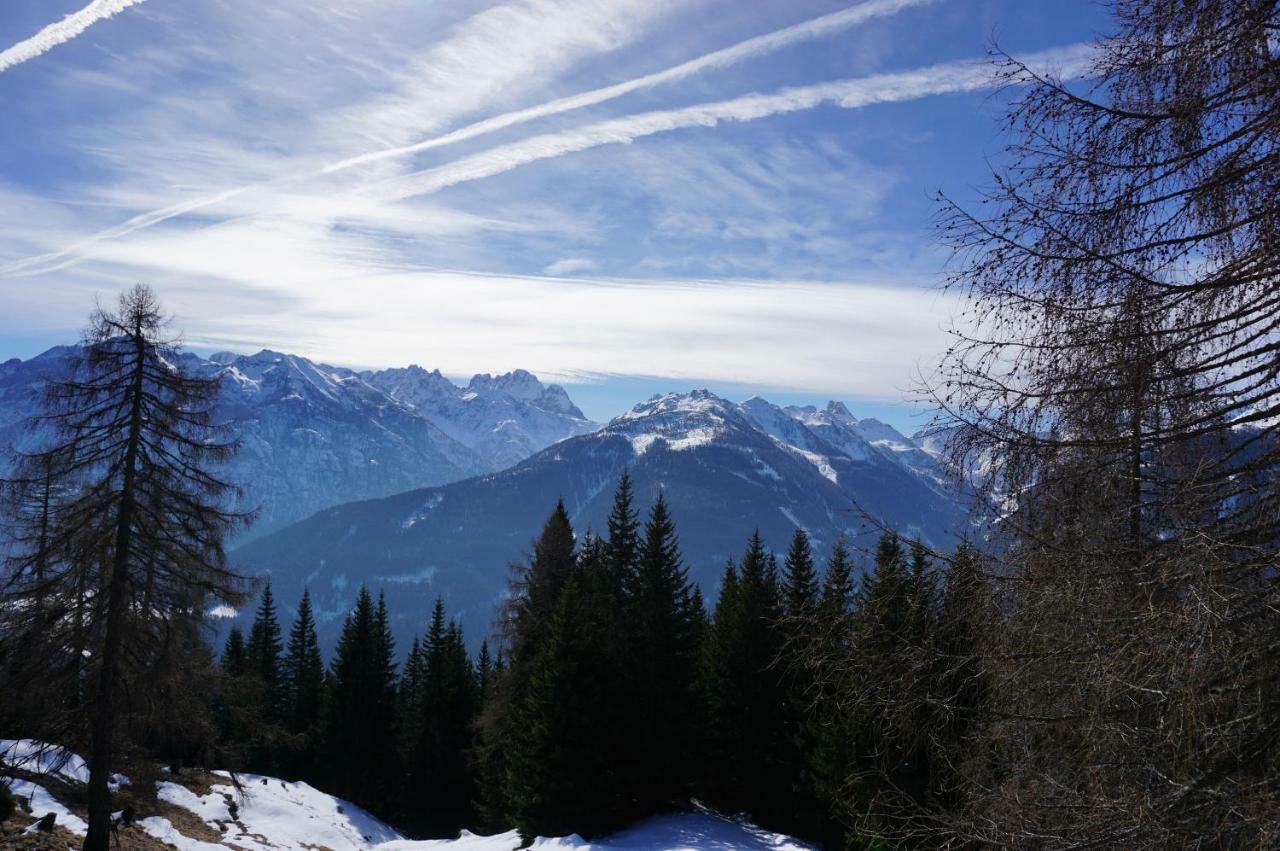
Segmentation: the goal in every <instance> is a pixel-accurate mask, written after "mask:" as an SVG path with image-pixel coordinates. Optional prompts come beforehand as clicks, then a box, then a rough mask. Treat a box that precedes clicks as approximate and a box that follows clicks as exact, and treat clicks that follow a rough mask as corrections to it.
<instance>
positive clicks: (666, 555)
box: [623, 492, 702, 814]
mask: <svg viewBox="0 0 1280 851" xmlns="http://www.w3.org/2000/svg"><path fill="white" fill-rule="evenodd" d="M700 599H701V598H700V597H699V598H697V601H696V602H695V600H694V598H693V596H692V590H691V587H690V584H689V579H688V573H687V571H686V570H685V567H684V564H683V562H682V561H681V558H680V546H679V542H678V540H677V537H676V529H675V524H674V522H673V521H672V519H671V514H670V512H669V511H668V509H667V503H666V499H665V498H664V497H663V495H662V494H661V492H659V494H658V498H657V500H656V501H655V502H654V504H653V508H652V509H651V511H650V513H649V518H648V521H647V522H646V524H645V528H644V538H643V541H642V542H641V544H640V549H639V554H638V559H637V563H636V568H635V571H634V578H633V581H632V582H631V584H630V588H629V593H628V595H627V613H628V619H627V625H628V628H627V630H626V648H625V653H624V654H623V659H624V663H625V664H626V667H627V677H626V684H627V686H628V691H629V694H627V695H626V697H628V698H629V700H628V701H627V702H626V703H625V704H624V705H626V706H628V707H629V708H630V712H628V713H627V714H628V716H629V718H630V721H631V725H630V726H631V729H630V730H629V731H628V732H629V736H628V743H629V747H630V750H631V753H632V759H631V760H629V761H628V762H629V764H630V765H631V767H632V769H633V774H632V778H631V780H632V784H633V789H632V792H631V798H632V800H633V801H635V804H636V806H637V808H638V812H637V814H646V813H652V812H653V811H654V810H655V809H657V808H659V807H661V806H663V805H665V804H667V803H668V802H670V801H672V800H675V799H679V798H683V797H687V795H688V793H689V791H690V788H691V784H692V781H693V779H694V778H693V776H692V767H693V766H692V764H691V760H690V756H691V755H692V754H694V753H696V752H697V751H698V749H699V748H698V745H699V742H698V741H697V738H698V737H697V731H698V727H699V726H700V722H701V720H702V719H701V718H700V713H699V709H700V706H699V700H698V675H699V670H698V668H699V655H700V648H699V645H698V641H699V630H700V623H701V616H702V613H701V612H700V611H698V612H695V611H694V606H695V605H699V606H700Z"/></svg>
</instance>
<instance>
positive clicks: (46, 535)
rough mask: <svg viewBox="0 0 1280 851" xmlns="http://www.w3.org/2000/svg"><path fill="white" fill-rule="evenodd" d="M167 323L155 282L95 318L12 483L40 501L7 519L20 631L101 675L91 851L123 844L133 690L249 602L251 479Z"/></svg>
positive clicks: (57, 381)
mask: <svg viewBox="0 0 1280 851" xmlns="http://www.w3.org/2000/svg"><path fill="white" fill-rule="evenodd" d="M165 324H166V320H165V317H164V315H163V313H162V310H161V306H160V303H159V301H158V300H157V298H156V296H155V294H154V293H153V292H152V291H151V290H150V289H149V288H147V287H145V286H142V285H139V286H136V287H134V288H133V289H132V290H130V291H129V292H127V293H125V294H124V295H123V296H122V297H121V298H120V302H119V305H118V307H117V308H116V309H115V310H106V309H101V308H100V309H98V310H96V311H95V312H94V314H93V316H92V318H91V320H90V324H89V328H88V330H87V331H86V332H85V335H84V339H83V342H82V347H81V349H80V353H79V355H78V356H77V357H75V358H73V359H72V364H71V368H70V371H69V373H68V374H66V375H63V376H58V377H55V378H53V380H51V381H50V383H49V384H48V386H47V389H46V391H45V399H46V412H45V414H44V415H43V416H41V417H39V418H38V420H37V422H36V423H35V424H34V426H35V429H36V433H37V437H38V438H39V439H41V440H42V442H43V444H44V445H43V448H42V449H39V450H36V451H32V452H28V453H24V454H21V455H20V456H19V458H18V463H17V465H16V466H17V469H16V473H15V475H14V476H13V478H11V479H10V480H8V481H7V482H6V488H5V489H6V496H7V498H8V499H9V500H10V504H17V505H22V506H25V509H24V510H23V511H21V512H17V513H12V514H7V517H8V518H9V519H10V525H11V526H12V527H13V529H12V532H13V534H12V535H11V537H10V540H11V541H15V542H17V544H16V546H15V547H14V548H13V554H12V555H11V557H10V558H9V559H8V560H7V563H6V577H5V583H4V594H5V601H4V608H5V610H6V612H7V613H8V614H6V616H5V617H6V623H5V631H6V632H13V633H16V634H22V635H25V636H28V637H32V636H36V637H35V639H34V640H36V641H37V642H38V644H39V647H40V648H41V649H42V650H43V651H44V652H42V653H41V654H40V655H39V656H37V657H30V658H29V660H28V661H31V662H35V661H36V660H37V659H45V660H48V659H54V658H58V659H63V660H65V659H67V658H68V655H69V654H70V655H74V654H81V655H83V657H84V660H85V661H84V662H83V668H87V670H83V669H82V663H81V662H79V661H76V662H75V663H73V664H72V665H70V666H68V670H70V672H71V673H72V674H73V675H83V676H84V677H85V681H86V682H87V683H88V684H89V685H88V688H87V689H85V691H84V699H85V705H84V708H85V710H86V711H85V713H84V715H83V716H82V717H84V718H87V719H88V730H87V739H88V745H89V792H88V814H89V829H88V834H87V836H86V838H85V843H84V847H85V848H86V849H88V851H106V849H107V846H108V839H109V830H110V820H111V793H110V790H109V788H108V786H107V781H108V778H109V777H110V775H111V772H112V769H113V765H114V762H115V760H116V759H117V758H118V756H119V753H118V749H117V736H116V734H117V730H118V728H119V726H120V722H121V719H120V718H119V717H118V709H119V696H120V694H121V689H122V686H123V684H124V683H125V682H126V681H129V680H130V679H136V677H134V675H135V674H137V673H138V672H140V671H142V670H144V669H148V668H151V669H157V668H158V666H157V662H158V660H160V659H162V658H163V657H164V655H165V654H166V653H170V652H175V649H176V648H179V647H182V646H185V642H179V641H174V640H172V638H173V636H174V634H175V632H176V631H179V630H181V629H182V625H183V624H185V623H189V622H190V621H192V620H197V619H199V618H200V617H201V616H202V612H203V611H204V607H205V606H206V605H208V604H209V603H210V602H212V601H213V600H223V601H226V602H228V603H231V604H237V603H238V602H239V600H240V598H241V580H240V577H239V576H237V575H236V574H235V573H234V572H233V571H232V570H230V569H229V568H228V567H227V565H226V560H225V557H224V553H223V542H224V540H225V538H226V536H227V534H228V533H229V532H231V531H232V530H233V529H234V528H235V527H236V526H238V525H240V524H241V523H243V522H244V521H245V520H246V519H247V518H246V517H245V516H244V515H241V514H236V513H233V512H231V511H230V510H228V509H227V505H228V502H229V498H231V497H232V496H233V495H234V493H235V488H234V487H233V486H232V485H230V484H229V483H227V482H225V481H223V480H221V479H219V478H218V477H217V476H216V475H215V474H214V472H213V469H214V465H215V464H216V463H218V462H220V461H223V460H225V459H226V458H227V457H228V456H230V455H231V454H232V453H233V452H234V451H235V448H236V444H235V442H234V441H233V440H231V439H229V438H228V436H227V435H226V433H225V432H224V430H223V429H221V428H219V427H218V426H217V425H216V424H215V421H214V398H215V393H216V392H217V388H218V383H217V380H216V379H206V378H201V377H196V376H192V375H189V374H187V373H186V372H185V371H184V370H183V368H182V360H181V358H180V357H179V354H178V350H177V343H176V342H175V341H174V340H173V339H171V338H169V337H167V336H165V334H164V328H165ZM32 630H38V631H39V632H38V633H34V632H32ZM182 667H183V666H180V665H179V666H176V669H177V670H181V669H182ZM46 673H47V672H46ZM149 685H150V686H157V685H159V684H156V683H147V682H141V681H139V682H137V686H138V687H146V686H149ZM170 685H171V684H170ZM159 687H161V688H163V687H165V686H163V685H159ZM73 690H78V689H74V688H73ZM131 690H132V689H131ZM80 732H81V735H71V736H68V737H67V738H66V739H64V740H65V741H81V740H83V739H84V738H85V736H84V735H83V734H84V732H85V731H83V730H82V731H80Z"/></svg>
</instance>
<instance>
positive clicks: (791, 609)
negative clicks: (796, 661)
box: [782, 529, 818, 631]
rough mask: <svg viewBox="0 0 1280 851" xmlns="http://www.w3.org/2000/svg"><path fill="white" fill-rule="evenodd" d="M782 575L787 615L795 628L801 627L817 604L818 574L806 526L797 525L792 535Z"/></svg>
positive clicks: (807, 620) (810, 617)
mask: <svg viewBox="0 0 1280 851" xmlns="http://www.w3.org/2000/svg"><path fill="white" fill-rule="evenodd" d="M782 579H783V602H784V605H785V607H786V609H785V614H786V617H787V619H788V621H790V622H791V623H792V624H793V626H794V627H795V630H796V631H802V630H801V629H800V628H801V627H803V626H805V625H808V624H811V623H812V621H813V618H814V610H815V608H816V607H817V604H818V574H817V571H816V570H814V566H813V551H812V549H811V548H810V546H809V536H808V534H806V533H805V531H804V530H803V529H796V531H795V535H793V536H792V538H791V548H790V549H789V550H788V551H787V559H786V562H785V570H784V572H783V576H782Z"/></svg>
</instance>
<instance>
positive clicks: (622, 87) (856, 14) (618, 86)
mask: <svg viewBox="0 0 1280 851" xmlns="http://www.w3.org/2000/svg"><path fill="white" fill-rule="evenodd" d="M934 2H936V0H869V2H866V3H860V4H858V5H857V6H851V7H849V8H848V9H841V10H840V11H838V12H832V13H831V14H829V15H823V16H821V17H818V18H812V19H810V20H808V21H804V22H803V23H799V24H795V25H793V26H790V27H785V28H783V29H780V30H775V31H773V32H771V33H766V34H764V35H760V36H756V37H755V38H749V39H747V40H746V41H740V42H738V43H737V44H735V45H732V46H731V47H726V48H723V49H721V50H716V51H713V52H711V53H707V54H704V55H702V56H699V57H698V58H696V59H690V60H689V61H688V62H682V63H680V64H679V65H673V66H672V67H670V68H667V69H665V70H662V71H656V72H654V73H652V74H645V75H644V76H642V77H636V78H634V79H631V80H627V81H625V82H622V83H615V84H614V85H611V86H604V87H602V88H598V89H592V90H591V91H589V92H581V93H580V94H576V95H570V96H568V97H563V98H558V99H556V100H553V101H548V102H547V103H544V104H539V105H538V106H531V107H529V108H527V109H518V110H515V111H513V112H507V113H504V114H502V115H497V116H494V117H493V118H486V119H485V120H484V121H477V122H476V123H474V124H468V125H467V126H466V127H461V128H459V129H457V130H454V131H452V132H450V133H445V134H444V135H442V136H436V137H434V138H431V139H425V140H423V141H421V142H415V143H414V144H412V145H402V146H400V147H396V148H387V149H385V150H381V151H373V152H371V153H367V154H361V155H360V156H357V157H351V158H349V159H345V160H340V161H339V162H336V163H333V164H332V165H329V166H326V167H325V168H323V169H321V171H322V172H323V173H325V174H330V173H332V172H335V171H342V170H344V169H348V168H351V167H353V166H358V165H364V164H366V163H371V162H378V161H379V160H385V159H388V158H391V157H403V156H407V155H408V154H416V153H419V152H421V151H428V150H431V149H432V148H439V147H442V146H444V145H452V144H455V143H457V142H462V141H465V140H467V139H474V138H475V137H477V136H481V135H484V134H485V133H492V132H494V131H497V130H503V129H506V128H507V127H512V126H514V125H516V124H523V123H525V122H527V121H533V120H535V119H538V118H546V117H548V116H551V115H559V114H560V113H562V112H569V111H570V110H574V109H581V108H583V107H587V106H595V105H596V104H600V103H604V102H605V101H609V100H613V99H614V98H619V97H622V96H623V95H626V94H630V93H631V92H634V91H637V90H639V89H646V88H651V87H653V86H660V85H663V84H665V83H674V82H678V81H680V80H683V79H686V78H688V77H692V76H693V75H695V74H700V73H702V72H703V71H710V70H715V69H718V68H726V67H728V66H730V65H736V64H737V63H739V62H743V61H746V60H748V59H755V58H757V57H760V56H766V55H768V54H770V53H775V52H777V51H779V50H782V49H784V48H787V47H791V46H792V45H795V44H799V43H801V42H804V41H809V40H812V39H816V38H821V37H823V36H827V35H830V34H832V33H835V32H839V31H840V30H844V29H849V28H850V27H854V26H857V25H858V24H861V23H864V22H865V21H869V20H871V19H872V18H877V17H881V16H884V15H891V14H893V13H895V12H898V11H900V10H902V9H906V8H908V7H911V6H924V5H927V4H929V3H934Z"/></svg>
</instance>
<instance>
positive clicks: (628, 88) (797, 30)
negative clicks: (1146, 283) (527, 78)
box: [0, 0, 938, 276]
mask: <svg viewBox="0 0 1280 851" xmlns="http://www.w3.org/2000/svg"><path fill="white" fill-rule="evenodd" d="M123 1H124V0H119V2H123ZM130 2H142V0H130ZM935 2H938V0H867V2H864V3H859V4H858V5H856V6H851V7H849V8H847V9H841V10H840V11H837V12H832V13H830V14H827V15H821V16H819V17H817V18H811V19H810V20H807V21H802V22H801V23H798V24H793V25H792V26H789V27H784V28H782V29H780V30H774V31H773V32H770V33H765V34H764V35H759V36H755V37H753V38H749V39H747V40H745V41H740V42H738V43H737V44H734V45H731V46H729V47H725V48H722V49H720V50H715V51H712V52H711V53H707V54H704V55H702V56H699V57H697V58H695V59H690V60H689V61H687V62H682V63H680V64H679V65H673V66H671V67H670V68H667V69H665V70H662V71H656V72H654V73H652V74H645V75H644V76H641V77H635V78H633V79H631V80H627V81H624V82H621V83H615V84H614V85H610V86H604V87H602V88H598V89H592V90H591V91H587V92H581V93H579V94H576V95H570V96H568V97H563V98H558V99H556V100H553V101H548V102H547V103H543V104H539V105H537V106H532V107H528V108H526V109H520V110H515V111H513V112H508V113H504V114H502V115H498V116H494V117H493V118H488V119H485V120H483V121H477V122H475V123H474V124H469V125H467V126H465V127H460V128H458V129H457V130H454V131H452V132H449V133H446V134H444V135H441V136H435V137H433V138H430V139H425V140H423V141H421V142H417V143H415V144H412V145H403V146H400V147H395V148H386V149H384V150H379V151H372V152H369V153H366V154H361V155H359V156H356V157H350V158H347V159H344V160H339V161H338V162H335V163H331V164H330V165H327V166H323V167H321V168H319V169H317V170H316V171H314V172H307V173H303V174H297V175H288V176H286V177H283V178H277V179H276V180H272V181H265V182H262V183H254V184H247V185H244V186H238V187H235V188H232V189H227V190H224V191H222V192H218V193H216V194H212V195H206V196H202V197H200V198H194V199H191V200H190V201H184V202H181V203H178V204H173V205H171V206H168V207H162V208H160V209H158V210H152V211H150V212H146V213H140V214H138V215H136V216H134V217H132V218H130V219H128V220H127V221H125V222H122V223H121V224H119V225H116V226H114V227H111V228H107V229H106V230H102V231H99V232H97V233H95V234H91V235H90V236H88V237H86V238H85V239H83V240H80V241H78V242H76V243H74V244H72V245H69V246H67V247H66V248H62V249H59V250H57V251H51V252H48V253H45V254H38V255H34V256H32V257H26V258H23V259H21V260H16V261H14V262H12V263H8V264H6V265H4V266H0V276H9V275H19V274H37V273H40V272H46V271H52V270H54V269H61V268H65V267H66V266H68V265H71V264H70V263H66V262H59V261H63V260H64V259H65V258H69V257H73V256H75V255H79V254H81V253H82V252H83V251H84V250H85V249H87V248H90V247H92V246H93V245H95V244H96V243H99V242H104V241H107V240H111V239H119V238H121V237H124V236H128V235H129V234H131V233H134V232H136V231H139V230H143V229H144V228H149V227H151V226H152V225H157V224H160V223H161V222H165V221H168V220H169V219H172V218H176V217H178V216H182V215H186V214H187V213H191V212H195V211H196V210H199V209H202V208H204V207H209V206H212V205H214V204H217V203H219V202H221V201H225V200H227V199H228V198H232V197H235V196H237V195H242V194H244V193H245V192H249V191H250V190H253V189H256V188H260V187H263V186H271V185H275V184H278V183H282V182H288V181H292V180H300V179H306V178H310V177H315V176H320V175H328V174H334V173H336V172H340V171H345V170H347V169H350V168H354V167H356V166H360V165H365V164H367V163H371V162H377V161H380V160H386V159H391V158H395V157H403V156H407V155H409V154H414V153H418V152H420V151H425V150H429V149H431V148H438V147H441V146H444V145H450V144H454V143H457V142H461V141H464V140H466V139H472V138H475V137H477V136H481V135H483V134H486V133H491V132H494V131H496V130H502V129H505V128H507V127H512V126H515V125H517V124H522V123H525V122H528V121H533V120H535V119H538V118H545V117H547V116H551V115H558V114H560V113H563V112H568V111H570V110H574V109H581V108H583V107H586V106H594V105H596V104H600V103H604V102H605V101H608V100H613V99H615V98H618V97H621V96H623V95H625V94H628V93H630V92H634V91H636V90H638V89H643V88H649V87H653V86H659V85H662V84H665V83H672V82H677V81H679V80H683V79H686V78H688V77H691V76H693V75H695V74H698V73H700V72H702V71H708V70H713V69H719V68H725V67H728V66H730V65H734V64H736V63H739V62H743V61H746V60H748V59H754V58H757V57H760V56H765V55H767V54H769V53H773V52H776V51H778V50H782V49H784V48H786V47H790V46H792V45H795V44H799V43H801V42H804V41H808V40H812V39H816V38H822V37H823V36H827V35H830V34H832V33H835V32H839V31H840V30H843V29H848V28H850V27H853V26H857V25H858V24H861V23H863V22H865V21H868V20H871V19H872V18H876V17H880V16H884V15H890V14H893V13H894V12H897V11H899V10H902V9H906V8H909V7H911V6H923V5H927V4H930V3H935Z"/></svg>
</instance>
